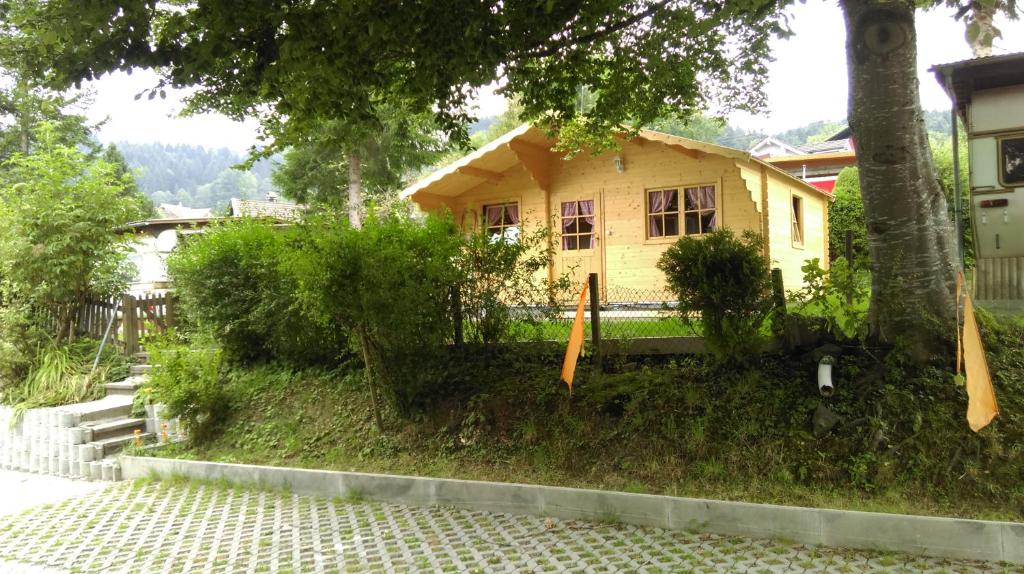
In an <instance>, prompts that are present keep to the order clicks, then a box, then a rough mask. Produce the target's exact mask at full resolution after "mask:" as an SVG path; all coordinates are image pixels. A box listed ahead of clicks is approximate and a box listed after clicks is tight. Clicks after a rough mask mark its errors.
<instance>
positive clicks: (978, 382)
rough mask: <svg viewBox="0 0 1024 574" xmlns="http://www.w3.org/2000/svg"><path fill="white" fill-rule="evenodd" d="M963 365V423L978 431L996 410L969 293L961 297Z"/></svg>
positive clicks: (994, 393)
mask: <svg viewBox="0 0 1024 574" xmlns="http://www.w3.org/2000/svg"><path fill="white" fill-rule="evenodd" d="M963 343H964V366H965V367H966V370H967V424H969V425H970V426H971V430H972V431H974V432H978V431H980V430H981V429H983V428H985V427H986V426H988V424H989V423H990V422H992V419H994V418H995V417H996V415H998V414H999V405H998V404H997V403H996V391H995V389H994V388H993V387H992V374H991V373H990V372H989V370H988V359H987V358H986V357H985V348H984V347H983V346H982V344H981V332H980V331H978V322H977V321H976V320H975V318H974V303H973V302H972V301H971V296H970V294H968V295H967V298H966V299H965V300H964V336H963Z"/></svg>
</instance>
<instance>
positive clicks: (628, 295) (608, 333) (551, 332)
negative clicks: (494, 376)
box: [509, 286, 700, 341]
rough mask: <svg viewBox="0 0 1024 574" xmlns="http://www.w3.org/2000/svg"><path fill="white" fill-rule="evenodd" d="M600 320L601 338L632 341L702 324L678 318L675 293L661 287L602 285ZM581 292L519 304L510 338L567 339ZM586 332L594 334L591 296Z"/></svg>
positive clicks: (683, 333)
mask: <svg viewBox="0 0 1024 574" xmlns="http://www.w3.org/2000/svg"><path fill="white" fill-rule="evenodd" d="M598 292H599V297H598V301H599V308H598V313H597V315H598V320H599V322H600V331H601V339H602V340H605V341H608V340H630V339H641V338H653V337H688V336H695V335H699V334H700V332H699V331H700V329H699V325H697V324H693V325H690V324H687V323H686V322H685V321H683V320H682V319H681V318H680V317H679V313H678V311H677V309H676V302H675V301H674V296H673V295H672V294H671V293H670V292H669V291H668V290H667V289H662V288H650V289H634V288H623V287H616V286H609V287H607V288H599V289H598ZM578 303H579V294H578V293H577V294H567V295H566V296H565V297H564V298H562V299H561V300H560V301H558V303H557V304H556V305H555V306H552V307H541V306H534V307H519V308H516V309H515V310H514V311H513V313H514V315H513V316H514V317H515V320H514V321H513V322H512V325H511V326H510V333H509V336H510V339H512V340H515V341H565V340H567V339H568V338H569V331H570V329H571V328H572V322H573V319H574V318H575V317H576V306H577V304H578ZM584 319H585V326H584V328H585V331H586V333H587V337H588V339H589V338H590V333H591V321H592V319H593V312H592V306H591V299H590V298H589V297H588V298H587V300H586V301H585V302H584Z"/></svg>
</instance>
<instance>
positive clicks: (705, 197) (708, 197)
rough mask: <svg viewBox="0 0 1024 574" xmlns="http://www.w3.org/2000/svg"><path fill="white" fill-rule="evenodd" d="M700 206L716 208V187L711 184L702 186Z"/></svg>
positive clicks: (702, 207)
mask: <svg viewBox="0 0 1024 574" xmlns="http://www.w3.org/2000/svg"><path fill="white" fill-rule="evenodd" d="M700 208H701V209H714V208H715V188H713V187H711V186H704V187H702V188H700Z"/></svg>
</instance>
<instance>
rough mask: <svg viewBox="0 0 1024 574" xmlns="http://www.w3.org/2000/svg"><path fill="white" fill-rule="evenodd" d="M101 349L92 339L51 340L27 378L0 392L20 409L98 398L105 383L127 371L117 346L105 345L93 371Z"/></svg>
mask: <svg viewBox="0 0 1024 574" xmlns="http://www.w3.org/2000/svg"><path fill="white" fill-rule="evenodd" d="M98 351H99V341H95V340H92V339H80V340H78V341H75V342H74V343H72V344H70V345H66V344H58V343H56V342H55V341H53V340H52V339H51V340H48V341H46V342H45V343H42V344H40V345H39V346H38V347H37V349H36V353H35V356H34V357H33V358H32V360H31V364H30V366H29V369H28V373H27V375H26V376H25V378H24V379H23V380H21V381H20V382H18V383H17V384H14V385H11V386H8V387H7V388H4V389H3V390H2V392H0V396H2V399H3V402H5V403H11V404H14V405H15V408H16V410H18V411H19V412H20V411H24V410H27V409H31V408H37V407H52V406H58V405H66V404H71V403H77V402H82V401H86V400H90V399H95V398H99V397H101V396H103V384H104V383H106V382H108V381H113V380H118V379H120V378H123V377H124V376H125V375H126V374H127V373H128V363H127V360H126V359H125V358H124V356H123V355H122V354H120V353H118V352H117V350H116V349H114V348H113V347H109V346H106V347H104V349H103V354H102V355H101V356H100V362H99V363H98V364H97V367H96V370H95V371H94V370H93V369H92V365H93V361H95V360H96V354H97V352H98Z"/></svg>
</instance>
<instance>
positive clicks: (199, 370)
mask: <svg viewBox="0 0 1024 574" xmlns="http://www.w3.org/2000/svg"><path fill="white" fill-rule="evenodd" d="M146 348H147V349H148V351H149V354H150V360H151V361H152V362H153V365H154V368H153V369H152V370H151V371H150V374H149V384H150V388H151V389H152V398H153V401H154V402H156V403H159V404H162V405H164V408H163V410H162V415H163V416H166V417H170V418H175V417H176V418H179V419H180V420H181V422H182V424H183V425H184V426H185V429H186V430H187V432H188V438H189V440H190V441H192V442H194V443H203V442H206V441H209V440H211V439H212V438H213V437H215V436H216V435H217V433H218V431H219V430H220V429H221V427H222V425H223V424H224V423H225V422H226V421H227V417H228V415H229V413H230V412H231V396H230V394H229V393H227V392H226V391H225V389H224V385H223V383H224V381H223V378H222V376H223V373H222V361H221V351H220V349H217V348H216V347H205V348H190V347H189V346H187V345H184V344H181V343H180V342H178V341H176V340H175V338H174V335H173V334H172V335H169V336H167V337H164V338H161V339H155V340H152V341H149V342H148V343H147V345H146Z"/></svg>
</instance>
